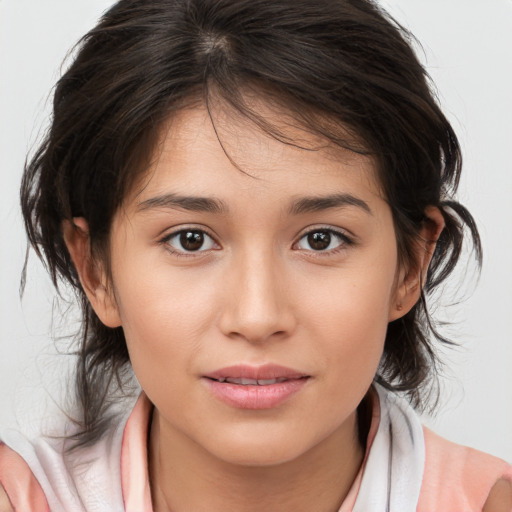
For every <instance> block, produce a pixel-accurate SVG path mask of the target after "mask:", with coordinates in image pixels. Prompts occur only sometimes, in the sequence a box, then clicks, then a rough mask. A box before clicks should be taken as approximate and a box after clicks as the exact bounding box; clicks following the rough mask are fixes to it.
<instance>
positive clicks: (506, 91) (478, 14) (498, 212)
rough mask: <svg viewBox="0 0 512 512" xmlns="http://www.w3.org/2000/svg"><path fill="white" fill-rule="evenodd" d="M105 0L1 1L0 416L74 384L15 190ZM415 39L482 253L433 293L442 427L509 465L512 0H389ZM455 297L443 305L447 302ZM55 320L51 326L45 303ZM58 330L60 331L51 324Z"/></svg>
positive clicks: (26, 412) (18, 414)
mask: <svg viewBox="0 0 512 512" xmlns="http://www.w3.org/2000/svg"><path fill="white" fill-rule="evenodd" d="M111 3H112V2H110V1H108V0H73V1H69V0H0V172H1V186H0V389H1V392H0V423H2V424H4V425H5V424H9V425H16V424H22V425H23V427H24V428H26V429H30V428H31V425H35V424H37V423H38V422H39V421H41V420H42V419H47V418H49V417H51V414H52V413H51V411H52V407H53V400H54V398H58V396H59V394H60V393H61V392H62V390H65V389H66V388H67V387H68V386H70V385H71V381H68V379H67V377H66V368H67V362H68V360H69V358H67V357H66V356H64V355H61V354H59V352H62V350H63V349H65V347H66V343H65V340H61V341H59V342H57V344H56V345H55V343H54V341H52V340H51V337H50V332H51V331H52V329H53V331H54V332H56V333H57V334H59V333H63V332H69V331H70V330H72V328H73V326H72V323H71V319H70V318H69V317H66V321H65V323H64V325H61V324H62V322H60V320H61V319H62V318H64V316H63V310H64V309H65V305H62V304H60V305H58V304H57V303H55V301H54V297H55V294H54V292H53V290H52V287H51V284H50V283H49V279H48V278H47V277H46V275H45V272H44V270H43V269H42V266H41V265H40V264H39V262H38V261H37V260H36V258H35V256H34V255H32V256H31V259H30V263H29V269H28V271H29V273H28V283H27V289H26V294H25V297H24V299H23V302H22V303H21V302H20V300H19V297H18V286H19V278H20V273H21V269H22V265H23V259H24V254H25V235H24V232H23V228H22V223H21V215H20V212H19V207H18V188H19V181H20V177H21V172H22V167H23V162H24V158H25V155H26V153H27V151H29V150H30V148H32V147H33V146H34V144H35V143H36V142H37V140H38V137H39V136H40V134H41V133H42V131H43V130H44V127H45V126H46V122H47V117H48V112H49V105H50V100H49V99H48V98H49V91H50V90H51V87H52V85H53V84H54V82H55V81H56V79H57V78H58V77H59V75H60V65H61V62H62V60H63V58H64V56H65V55H66V52H67V50H68V49H69V48H70V47H71V46H72V45H73V43H74V42H76V40H77V39H78V38H79V37H80V36H81V35H82V34H83V33H85V32H86V31H87V30H88V29H89V28H91V27H92V26H93V24H94V22H95V20H96V19H97V18H98V16H99V15H100V14H101V12H102V11H103V10H104V9H105V8H106V7H108V6H109V5H110V4H111ZM381 3H382V5H384V6H386V7H387V8H389V10H390V11H391V13H392V14H393V15H394V16H395V17H396V18H397V19H398V20H399V21H400V22H401V23H403V24H404V25H405V26H406V27H408V28H409V29H411V30H412V32H413V33H414V34H415V35H416V36H417V37H418V39H419V40H420V41H421V43H422V45H423V50H420V56H421V59H422V60H423V61H424V62H426V63H427V69H428V71H429V73H430V74H431V76H432V77H433V79H434V81H435V83H436V84H437V88H438V90H439V97H440V101H441V103H442V105H443V107H444V109H445V112H446V113H447V115H448V117H449V118H450V120H451V121H452V123H453V125H454V127H455V129H456V131H457V133H458V135H459V137H460V140H461V143H462V146H463V151H464V159H465V160H464V161H465V166H464V177H463V180H462V183H461V188H460V194H459V197H460V199H461V200H462V202H463V203H465V204H466V206H468V207H469V208H470V210H471V211H472V213H473V214H474V215H475V217H476V219H477V221H478V224H479V227H480V230H481V235H482V238H483V243H484V249H485V261H484V267H483V271H482V275H481V280H480V283H479V285H478V287H477V288H476V289H475V290H473V289H474V286H472V285H471V282H472V279H473V277H474V272H473V268H472V267H471V266H470V267H468V268H461V269H460V271H459V277H461V276H464V275H467V276H468V282H469V285H467V284H466V285H463V286H461V285H460V281H461V279H457V278H456V279H454V280H452V284H451V286H449V287H447V288H446V289H445V290H444V292H443V293H442V295H441V297H440V299H439V300H438V301H436V309H437V314H438V317H439V318H441V319H444V320H449V321H451V322H453V325H452V326H451V327H449V328H447V330H446V331H445V332H447V333H448V334H449V335H450V336H452V337H453V338H454V339H455V340H456V341H458V342H459V343H460V344H461V348H458V349H457V350H455V351H448V352H446V353H444V354H443V357H444V358H445V361H446V363H447V364H446V368H445V373H446V377H445V378H444V379H443V381H442V385H443V394H442V399H441V403H440V408H439V410H438V413H437V416H436V418H435V419H432V418H426V422H427V423H428V424H430V425H432V426H433V427H434V428H435V430H437V431H438V432H439V433H440V434H442V435H444V436H445V437H448V438H449V439H452V440H456V441H458V442H460V443H463V444H468V445H471V446H474V447H477V448H480V449H482V450H485V451H488V452H490V453H493V454H496V455H499V456H501V457H503V458H505V459H508V460H509V461H512V200H511V199H510V198H511V197H512V164H511V162H512V95H511V92H510V91H512V57H511V51H512V1H511V0H490V1H488V2H485V7H484V5H483V4H484V3H483V2H482V0H430V1H428V2H426V1H425V0H387V1H382V2H381ZM465 297H469V298H467V300H464V301H463V302H461V303H460V304H458V305H456V306H451V307H445V306H446V305H447V304H450V303H451V302H453V301H454V300H457V299H461V298H465ZM54 305H55V306H56V308H55V309H54V311H55V315H54V317H55V318H54V323H53V325H52V321H51V318H52V314H51V312H52V308H53V306H54ZM59 326H60V327H59Z"/></svg>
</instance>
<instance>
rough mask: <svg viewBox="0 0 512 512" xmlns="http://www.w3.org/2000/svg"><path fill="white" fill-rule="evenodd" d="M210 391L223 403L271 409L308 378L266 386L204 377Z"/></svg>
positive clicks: (240, 407) (233, 405)
mask: <svg viewBox="0 0 512 512" xmlns="http://www.w3.org/2000/svg"><path fill="white" fill-rule="evenodd" d="M204 380H205V381H206V383H207V385H208V387H209V388H210V391H211V392H212V393H213V394H214V395H215V396H216V397H217V398H219V399H220V400H222V401H223V402H224V403H226V404H228V405H230V406H232V407H236V408H238V409H272V408H274V407H277V406H279V405H281V404H282V403H284V402H286V401H287V400H288V399H289V398H291V397H292V396H293V395H295V393H297V392H299V391H300V390H301V389H302V388H303V387H304V385H305V384H306V382H307V381H308V380H309V379H308V378H302V379H291V380H287V381H284V382H276V383H275V384H269V385H267V386H243V385H241V384H230V383H229V382H219V381H216V380H212V379H204Z"/></svg>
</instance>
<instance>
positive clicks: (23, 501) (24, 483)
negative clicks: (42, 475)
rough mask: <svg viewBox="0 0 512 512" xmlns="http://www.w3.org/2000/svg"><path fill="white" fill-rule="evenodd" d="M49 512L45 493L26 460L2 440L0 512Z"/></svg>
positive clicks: (0, 455)
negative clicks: (23, 511) (24, 511)
mask: <svg viewBox="0 0 512 512" xmlns="http://www.w3.org/2000/svg"><path fill="white" fill-rule="evenodd" d="M13 510H27V511H30V512H48V511H49V507H48V503H47V502H46V498H45V495H44V493H43V490H42V489H41V486H40V485H39V482H38V481H37V479H36V477H35V476H34V474H33V473H32V471H31V470H30V468H29V467H28V464H27V463H26V462H25V460H24V459H23V458H22V457H21V456H20V455H19V454H18V453H16V452H15V451H14V450H12V449H11V448H9V447H8V446H7V445H6V444H4V443H2V442H0V512H10V511H13Z"/></svg>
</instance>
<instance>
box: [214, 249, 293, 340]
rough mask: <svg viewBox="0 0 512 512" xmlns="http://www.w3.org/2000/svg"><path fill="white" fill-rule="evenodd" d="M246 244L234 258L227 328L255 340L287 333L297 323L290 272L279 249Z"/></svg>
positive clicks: (231, 333)
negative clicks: (279, 254)
mask: <svg viewBox="0 0 512 512" xmlns="http://www.w3.org/2000/svg"><path fill="white" fill-rule="evenodd" d="M262 245H263V244H259V247H258V248H257V249H256V248H255V247H254V245H253V246H252V247H246V248H244V249H243V250H241V251H240V253H239V254H237V255H236V257H235V261H234V262H233V267H234V269H233V274H232V286H231V287H230V288H231V294H230V295H231V296H230V299H229V300H228V303H227V304H228V305H227V307H226V310H225V311H224V313H223V331H224V332H225V334H228V335H231V336H233V335H236V336H239V337H242V338H245V339H247V340H248V341H251V342H258V341H264V340H266V339H268V338H269V337H271V336H273V335H277V334H279V335H281V336H283V335H286V334H287V333H290V332H291V330H292V329H293V326H294V323H295V322H294V319H293V313H292V307H291V303H290V296H289V293H288V292H287V285H286V272H284V269H283V265H282V262H281V261H280V258H279V257H278V255H277V254H276V251H275V250H274V249H273V248H272V247H271V246H270V245H266V246H263V247H262Z"/></svg>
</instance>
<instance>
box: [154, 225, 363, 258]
mask: <svg viewBox="0 0 512 512" xmlns="http://www.w3.org/2000/svg"><path fill="white" fill-rule="evenodd" d="M185 233H196V234H200V235H201V236H202V237H203V240H202V242H201V246H200V247H199V248H198V249H197V250H186V249H185V248H183V250H180V249H176V248H174V247H173V246H172V245H171V243H170V242H171V240H172V239H173V238H176V237H181V236H182V235H184V234H185ZM315 233H324V234H328V235H329V237H330V238H329V244H328V245H330V244H331V242H332V237H333V236H334V237H335V238H337V239H338V241H339V244H338V245H337V246H336V247H334V248H332V249H328V248H326V249H319V250H315V249H313V248H310V249H301V248H299V247H298V245H299V244H300V242H301V241H302V240H304V239H306V238H307V237H308V236H310V235H312V234H315ZM205 238H207V239H209V240H210V245H211V247H208V248H206V249H203V245H204V244H205ZM180 242H182V241H180ZM159 243H160V244H162V245H164V246H165V248H166V250H167V251H169V252H170V253H171V254H173V255H174V256H177V257H185V258H189V257H197V255H198V254H201V253H205V252H208V251H210V250H217V248H218V247H219V245H218V243H217V242H216V241H215V239H214V238H213V236H211V235H210V234H209V233H208V232H207V231H206V230H205V229H203V228H193V227H191V228H181V229H179V230H177V231H173V232H172V233H168V234H167V235H165V236H164V237H163V238H162V239H160V241H159ZM353 244H354V241H353V239H352V238H351V237H349V236H348V235H347V234H346V233H345V232H343V231H339V230H337V229H333V228H332V227H316V228H312V229H309V230H308V231H306V232H305V233H303V234H302V235H301V236H300V237H299V239H298V241H297V242H295V243H294V244H293V248H296V250H303V251H307V252H309V253H311V254H314V255H315V257H322V256H330V255H333V254H337V253H338V252H340V251H342V250H344V249H346V247H347V246H350V245H353ZM214 246H217V247H214ZM182 247H183V245H182Z"/></svg>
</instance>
